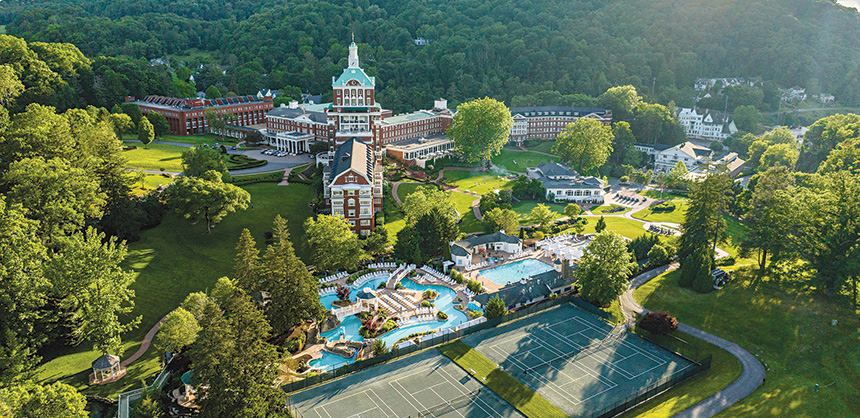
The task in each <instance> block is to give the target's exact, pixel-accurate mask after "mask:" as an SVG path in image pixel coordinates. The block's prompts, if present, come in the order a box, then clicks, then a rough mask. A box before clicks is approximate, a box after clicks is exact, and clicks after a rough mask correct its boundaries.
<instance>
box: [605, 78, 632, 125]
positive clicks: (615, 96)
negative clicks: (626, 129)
mask: <svg viewBox="0 0 860 418" xmlns="http://www.w3.org/2000/svg"><path fill="white" fill-rule="evenodd" d="M597 100H598V102H599V103H600V105H601V106H603V107H605V108H609V109H611V110H612V118H613V119H615V120H623V121H629V120H631V119H633V111H634V110H635V109H636V107H637V106H639V103H640V102H642V98H641V97H639V93H638V92H636V87H633V86H631V85H626V86H616V87H612V88H610V89H609V90H606V92H605V93H603V94H601V95H600V97H598V98H597Z"/></svg>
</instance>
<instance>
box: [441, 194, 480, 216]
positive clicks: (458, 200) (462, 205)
mask: <svg viewBox="0 0 860 418" xmlns="http://www.w3.org/2000/svg"><path fill="white" fill-rule="evenodd" d="M448 195H449V196H451V200H452V201H453V202H454V206H456V207H457V210H458V211H460V218H461V219H462V217H463V216H464V215H466V214H467V213H472V202H473V201H475V199H480V197H478V196H472V195H470V194H465V193H458V192H454V191H448Z"/></svg>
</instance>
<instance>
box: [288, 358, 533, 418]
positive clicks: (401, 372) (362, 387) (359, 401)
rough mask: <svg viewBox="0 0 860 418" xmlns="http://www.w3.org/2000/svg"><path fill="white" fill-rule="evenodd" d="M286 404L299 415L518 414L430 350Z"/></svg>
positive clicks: (377, 417) (300, 394)
mask: <svg viewBox="0 0 860 418" xmlns="http://www.w3.org/2000/svg"><path fill="white" fill-rule="evenodd" d="M290 404H291V406H292V408H291V409H292V410H293V411H294V412H295V411H298V413H297V414H296V416H297V417H299V418H347V417H349V418H371V417H372V418H384V417H387V418H406V417H412V418H417V417H451V418H453V417H474V418H478V417H480V418H486V417H522V415H521V414H520V413H519V412H517V410H516V409H514V408H513V407H512V406H511V405H510V404H508V403H507V402H505V401H504V400H503V399H502V398H500V397H498V396H497V395H496V394H494V393H493V392H492V391H490V390H489V389H487V388H486V387H484V386H483V385H482V384H480V383H479V382H478V381H477V380H475V379H474V378H473V377H471V376H469V375H468V374H467V373H466V372H465V371H463V369H461V368H460V367H459V366H457V365H456V364H455V363H454V362H452V361H451V360H449V359H448V358H447V357H445V356H443V355H442V354H440V353H439V351H437V350H435V349H434V350H427V351H424V352H421V353H418V354H415V355H412V356H409V357H406V358H403V359H400V360H397V361H393V362H390V363H387V364H382V365H379V366H376V367H371V368H369V369H367V370H363V371H361V372H358V373H356V374H353V375H351V376H347V377H345V378H342V379H338V380H335V381H332V382H330V383H327V384H324V385H322V386H318V387H315V388H311V389H307V390H305V391H302V392H298V393H296V394H293V395H292V396H291V397H290Z"/></svg>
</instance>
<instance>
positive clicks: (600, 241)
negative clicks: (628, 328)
mask: <svg viewBox="0 0 860 418" xmlns="http://www.w3.org/2000/svg"><path fill="white" fill-rule="evenodd" d="M635 271H636V258H635V257H633V254H631V253H630V252H629V251H628V250H627V244H626V243H625V242H624V237H622V236H621V235H620V234H619V233H617V232H613V231H603V232H601V233H599V234H597V235H596V236H595V237H594V238H593V239H592V240H591V243H590V244H588V247H586V248H585V250H584V251H583V254H582V259H580V261H579V270H578V271H577V272H576V276H577V278H579V284H580V291H581V292H582V296H583V297H585V299H587V300H590V301H593V302H596V303H597V304H599V305H601V306H604V305H607V304H609V303H610V302H612V300H613V299H615V298H617V297H618V296H619V295H621V293H623V292H624V291H625V290H626V289H627V279H628V278H629V277H630V276H631V275H632V274H633V273H634V272H635Z"/></svg>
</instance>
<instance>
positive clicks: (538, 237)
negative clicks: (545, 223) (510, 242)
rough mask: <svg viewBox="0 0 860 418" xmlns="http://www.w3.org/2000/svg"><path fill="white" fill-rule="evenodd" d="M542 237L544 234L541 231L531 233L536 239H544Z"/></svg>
mask: <svg viewBox="0 0 860 418" xmlns="http://www.w3.org/2000/svg"><path fill="white" fill-rule="evenodd" d="M544 237H546V234H544V233H543V231H536V232H535V233H534V235H532V238H534V239H537V240H541V239H544Z"/></svg>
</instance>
